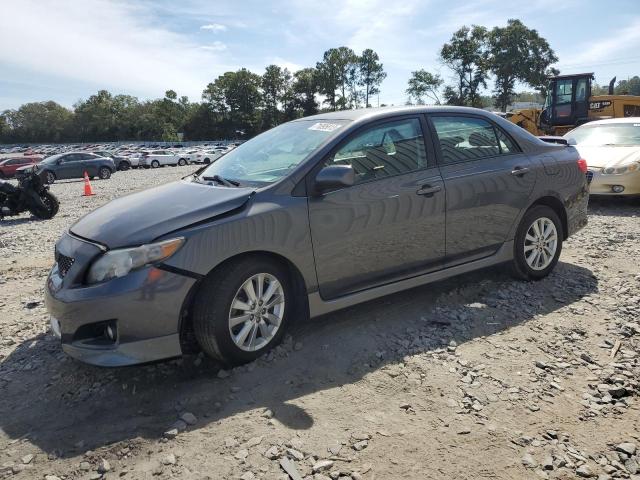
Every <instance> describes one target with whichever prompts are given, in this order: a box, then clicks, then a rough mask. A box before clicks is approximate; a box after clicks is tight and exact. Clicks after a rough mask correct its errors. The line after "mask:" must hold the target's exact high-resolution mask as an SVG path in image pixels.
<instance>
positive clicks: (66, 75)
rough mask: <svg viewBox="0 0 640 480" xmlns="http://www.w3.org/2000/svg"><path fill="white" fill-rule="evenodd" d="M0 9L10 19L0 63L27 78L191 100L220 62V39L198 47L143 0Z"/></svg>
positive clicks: (1, 33) (0, 35) (73, 0)
mask: <svg viewBox="0 0 640 480" xmlns="http://www.w3.org/2000/svg"><path fill="white" fill-rule="evenodd" d="M3 12H4V13H5V14H6V16H7V18H11V21H10V22H3V25H2V28H1V29H0V66H1V68H0V69H2V70H5V69H7V70H19V71H22V72H28V73H29V74H30V77H29V78H28V80H29V81H31V82H33V83H38V82H41V83H42V82H44V80H42V79H44V78H46V79H51V78H57V79H61V80H63V81H65V80H66V81H68V82H69V83H71V82H73V83H74V84H76V85H77V84H78V83H82V84H85V85H89V86H92V88H96V90H97V89H98V88H108V89H110V90H120V91H124V92H126V93H131V94H134V95H140V96H143V97H147V98H148V97H155V96H162V94H163V92H164V91H165V90H167V89H168V88H172V89H174V90H176V91H178V93H179V94H181V95H189V96H190V97H191V98H193V99H198V98H200V95H201V93H202V89H203V88H204V86H205V85H206V84H207V83H208V82H209V81H211V79H212V78H215V77H216V76H218V75H220V74H221V73H222V72H224V71H225V70H226V69H227V68H226V66H225V65H224V62H223V60H224V58H223V57H220V55H221V51H222V50H224V48H223V47H222V45H221V44H217V43H214V44H213V45H212V47H213V48H204V49H203V48H199V47H200V45H199V44H197V43H196V42H194V41H193V40H191V39H190V38H189V37H188V36H186V35H181V34H177V33H175V32H172V31H171V30H169V29H168V28H165V27H163V26H162V25H161V24H160V25H158V22H157V20H158V19H157V18H152V17H151V16H150V15H148V11H146V10H145V9H144V8H143V7H142V6H138V7H135V6H132V5H131V4H126V3H124V2H109V1H106V0H67V1H65V2H55V1H52V0H48V1H47V0H43V1H37V0H21V1H19V2H11V3H10V4H7V5H5V6H4V8H3ZM154 20H155V22H154ZM26 31H29V35H25V34H24V33H25V32H26ZM16 39H20V40H19V41H16Z"/></svg>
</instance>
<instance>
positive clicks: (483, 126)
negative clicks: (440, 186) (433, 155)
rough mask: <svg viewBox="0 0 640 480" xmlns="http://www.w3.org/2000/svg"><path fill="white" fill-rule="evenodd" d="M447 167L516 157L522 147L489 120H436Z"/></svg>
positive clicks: (466, 118)
mask: <svg viewBox="0 0 640 480" xmlns="http://www.w3.org/2000/svg"><path fill="white" fill-rule="evenodd" d="M432 120H433V124H434V126H435V129H436V134H437V135H438V141H439V142H440V150H441V152H442V161H443V163H444V164H445V165H446V164H452V163H460V162H468V161H471V160H478V159H482V158H487V157H494V156H496V155H501V154H508V153H514V152H517V151H518V147H517V146H516V145H515V144H514V142H513V141H512V140H511V139H510V138H509V137H508V136H507V135H506V134H505V133H504V132H502V131H501V130H498V134H496V129H495V128H494V127H493V125H491V123H489V122H488V121H486V120H483V119H481V118H471V117H460V116H455V117H440V116H437V117H432Z"/></svg>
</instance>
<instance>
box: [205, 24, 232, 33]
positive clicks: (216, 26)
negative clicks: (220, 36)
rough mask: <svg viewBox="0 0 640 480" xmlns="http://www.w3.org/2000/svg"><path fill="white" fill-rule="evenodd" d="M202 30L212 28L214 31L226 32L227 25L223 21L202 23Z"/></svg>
mask: <svg viewBox="0 0 640 480" xmlns="http://www.w3.org/2000/svg"><path fill="white" fill-rule="evenodd" d="M200 30H211V31H212V32H216V33H217V32H226V31H227V26H226V25H222V24H221V23H209V24H208V25H202V26H201V27H200Z"/></svg>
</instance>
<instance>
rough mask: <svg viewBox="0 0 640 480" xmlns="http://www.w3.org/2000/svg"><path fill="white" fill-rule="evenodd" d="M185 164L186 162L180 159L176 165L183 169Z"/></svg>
mask: <svg viewBox="0 0 640 480" xmlns="http://www.w3.org/2000/svg"><path fill="white" fill-rule="evenodd" d="M186 164H187V161H186V160H185V159H184V158H181V159H180V160H178V165H180V166H181V167H184V166H185V165H186Z"/></svg>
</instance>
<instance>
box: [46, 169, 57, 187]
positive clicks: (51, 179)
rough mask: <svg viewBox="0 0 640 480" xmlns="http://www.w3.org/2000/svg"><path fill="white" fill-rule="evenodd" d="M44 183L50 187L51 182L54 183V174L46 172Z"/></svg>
mask: <svg viewBox="0 0 640 480" xmlns="http://www.w3.org/2000/svg"><path fill="white" fill-rule="evenodd" d="M45 181H46V182H47V183H48V184H49V185H51V184H52V183H53V182H55V181H56V174H55V173H53V172H47V174H46V175H45Z"/></svg>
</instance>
